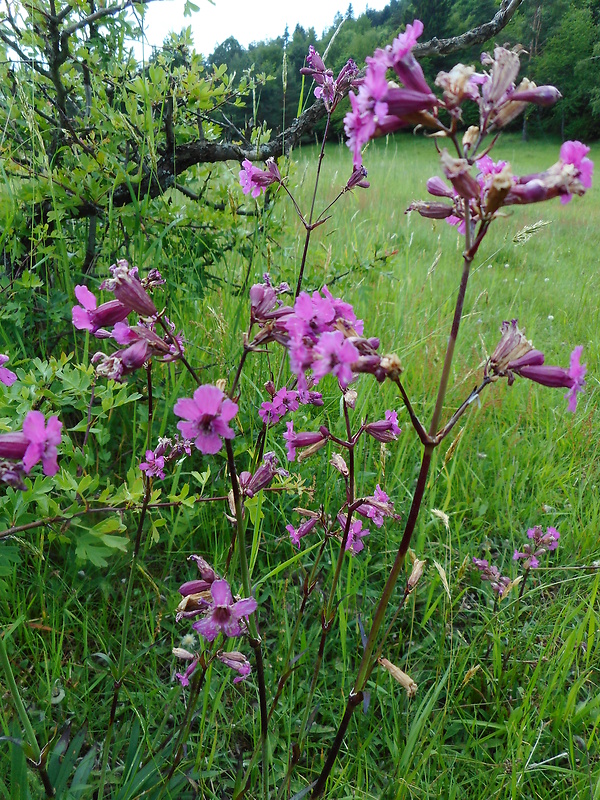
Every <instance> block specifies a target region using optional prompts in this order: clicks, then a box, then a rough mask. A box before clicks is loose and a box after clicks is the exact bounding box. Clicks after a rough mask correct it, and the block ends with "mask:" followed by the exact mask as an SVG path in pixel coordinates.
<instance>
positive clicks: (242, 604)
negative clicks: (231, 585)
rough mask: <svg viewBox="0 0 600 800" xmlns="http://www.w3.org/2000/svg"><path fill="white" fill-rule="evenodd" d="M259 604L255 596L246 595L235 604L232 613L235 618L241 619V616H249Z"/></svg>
mask: <svg viewBox="0 0 600 800" xmlns="http://www.w3.org/2000/svg"><path fill="white" fill-rule="evenodd" d="M257 606H258V603H257V602H256V600H255V599H254V597H246V598H245V599H244V600H238V601H237V603H234V604H233V606H232V607H231V613H232V615H233V616H234V617H235V619H241V617H247V616H248V615H249V614H252V613H254V612H255V611H256V608H257Z"/></svg>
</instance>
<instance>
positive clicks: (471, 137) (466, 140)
mask: <svg viewBox="0 0 600 800" xmlns="http://www.w3.org/2000/svg"><path fill="white" fill-rule="evenodd" d="M478 138H479V128H478V127H477V126H476V125H470V126H469V127H468V128H467V130H466V131H465V132H464V134H463V138H462V143H463V147H465V148H466V149H467V150H470V149H471V147H473V145H474V144H475V142H476V141H477V139H478Z"/></svg>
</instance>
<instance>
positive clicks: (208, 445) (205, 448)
mask: <svg viewBox="0 0 600 800" xmlns="http://www.w3.org/2000/svg"><path fill="white" fill-rule="evenodd" d="M180 426H181V423H179V425H178V426H177V427H179V430H180V431H181V432H182V433H183V435H184V436H185V435H186V434H185V431H184V430H183V429H182V428H181V427H180ZM229 438H231V437H229ZM194 444H195V445H196V447H197V448H198V450H200V452H201V453H204V455H206V456H214V454H215V453H218V452H219V450H220V449H221V448H222V447H223V442H222V441H221V439H220V438H219V436H218V435H217V434H216V433H200V434H198V436H196V439H195V440H194Z"/></svg>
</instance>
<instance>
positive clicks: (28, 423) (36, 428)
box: [23, 411, 46, 445]
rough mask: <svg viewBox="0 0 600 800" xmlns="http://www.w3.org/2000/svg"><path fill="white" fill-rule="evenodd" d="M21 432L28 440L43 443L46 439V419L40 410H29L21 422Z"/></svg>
mask: <svg viewBox="0 0 600 800" xmlns="http://www.w3.org/2000/svg"><path fill="white" fill-rule="evenodd" d="M23 433H24V434H25V436H26V437H27V438H28V439H29V441H30V442H35V443H39V444H41V445H43V444H44V443H45V441H46V420H45V418H44V415H43V414H42V412H41V411H30V412H29V413H28V414H27V416H26V417H25V420H24V422H23Z"/></svg>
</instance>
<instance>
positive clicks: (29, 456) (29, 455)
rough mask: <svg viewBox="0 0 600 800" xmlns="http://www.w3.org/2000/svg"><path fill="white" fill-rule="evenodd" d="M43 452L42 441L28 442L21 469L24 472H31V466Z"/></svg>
mask: <svg viewBox="0 0 600 800" xmlns="http://www.w3.org/2000/svg"><path fill="white" fill-rule="evenodd" d="M43 454H44V445H43V444H42V443H40V442H30V443H29V446H28V447H27V450H26V451H25V455H24V456H23V469H24V470H25V472H27V473H29V472H31V469H32V467H34V466H35V465H36V464H37V463H38V461H39V460H40V459H41V458H42V455H43Z"/></svg>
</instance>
